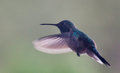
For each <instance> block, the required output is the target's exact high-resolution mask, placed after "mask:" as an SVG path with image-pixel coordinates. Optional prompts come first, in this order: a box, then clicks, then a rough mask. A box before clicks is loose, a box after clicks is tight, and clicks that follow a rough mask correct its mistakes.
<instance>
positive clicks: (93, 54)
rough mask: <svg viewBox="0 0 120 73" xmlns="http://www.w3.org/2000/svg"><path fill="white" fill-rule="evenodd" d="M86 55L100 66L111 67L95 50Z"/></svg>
mask: <svg viewBox="0 0 120 73" xmlns="http://www.w3.org/2000/svg"><path fill="white" fill-rule="evenodd" d="M88 55H89V56H91V57H92V58H94V59H95V60H96V61H98V62H99V63H101V64H105V65H106V66H111V65H110V64H109V63H108V62H107V61H106V60H105V59H104V58H103V57H102V56H101V55H100V54H99V53H98V52H97V50H91V53H90V51H89V52H88Z"/></svg>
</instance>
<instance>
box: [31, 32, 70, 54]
mask: <svg viewBox="0 0 120 73" xmlns="http://www.w3.org/2000/svg"><path fill="white" fill-rule="evenodd" d="M67 42H70V34H69V33H62V34H55V35H50V36H46V37H43V38H40V39H38V40H35V41H33V45H34V47H35V48H36V49H37V50H39V51H42V52H45V53H49V54H60V53H67V52H71V51H72V50H71V49H70V48H69V46H68V43H67Z"/></svg>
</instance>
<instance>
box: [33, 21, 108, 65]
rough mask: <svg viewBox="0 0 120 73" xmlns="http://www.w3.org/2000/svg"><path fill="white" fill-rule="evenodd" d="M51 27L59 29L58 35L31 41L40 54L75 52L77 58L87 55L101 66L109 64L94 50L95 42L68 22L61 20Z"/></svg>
mask: <svg viewBox="0 0 120 73" xmlns="http://www.w3.org/2000/svg"><path fill="white" fill-rule="evenodd" d="M41 25H53V26H56V27H58V28H59V30H60V32H61V33H60V34H54V35H49V36H45V37H42V38H40V39H38V40H35V41H33V44H34V47H35V48H36V49H37V50H39V51H42V52H45V53H49V54H61V53H67V52H72V51H73V52H75V53H76V54H77V56H80V54H87V55H88V56H90V57H92V58H93V59H95V60H96V61H97V62H99V63H101V64H105V65H107V66H110V64H109V63H108V62H107V61H106V60H105V59H104V58H103V57H102V56H101V55H100V54H99V52H98V51H97V50H96V45H95V42H94V41H93V40H92V39H91V38H90V37H88V36H87V35H86V34H85V33H84V32H82V31H80V30H78V29H77V28H76V27H75V26H74V24H73V23H72V22H70V21H69V20H63V21H61V22H59V23H57V24H41Z"/></svg>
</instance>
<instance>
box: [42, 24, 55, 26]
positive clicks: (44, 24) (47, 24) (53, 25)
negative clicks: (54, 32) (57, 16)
mask: <svg viewBox="0 0 120 73" xmlns="http://www.w3.org/2000/svg"><path fill="white" fill-rule="evenodd" d="M40 25H52V26H57V24H40Z"/></svg>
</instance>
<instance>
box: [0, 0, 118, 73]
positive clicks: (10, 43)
mask: <svg viewBox="0 0 120 73" xmlns="http://www.w3.org/2000/svg"><path fill="white" fill-rule="evenodd" d="M64 19H67V20H71V21H72V22H73V23H74V24H75V26H76V27H77V28H78V29H80V30H82V31H84V32H85V33H87V34H88V35H89V36H90V37H91V38H92V39H94V40H95V42H96V43H97V47H98V48H97V49H98V51H99V52H100V53H101V55H102V56H103V57H104V58H105V59H106V60H107V61H108V62H109V63H110V64H111V67H106V66H104V65H101V64H99V63H97V62H96V61H94V60H93V59H91V58H90V57H88V56H86V55H85V56H81V57H77V56H76V54H75V53H66V54H59V55H50V54H46V53H42V52H39V51H37V50H36V49H35V48H33V44H32V41H33V40H35V39H37V38H39V37H43V36H46V35H50V34H55V33H59V30H58V29H57V28H56V27H52V26H40V25H39V24H40V23H58V22H60V21H62V20H64ZM0 73H120V0H0Z"/></svg>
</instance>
